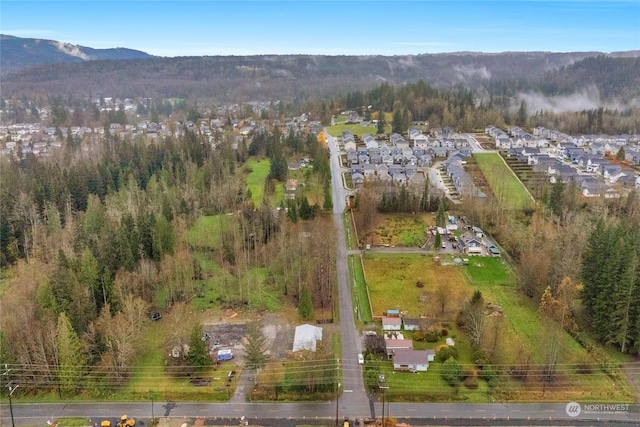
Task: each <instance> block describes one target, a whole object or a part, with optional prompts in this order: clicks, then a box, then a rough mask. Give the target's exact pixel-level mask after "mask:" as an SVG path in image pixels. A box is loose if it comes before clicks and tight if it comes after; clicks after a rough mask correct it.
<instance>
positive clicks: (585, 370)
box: [576, 363, 593, 374]
mask: <svg viewBox="0 0 640 427" xmlns="http://www.w3.org/2000/svg"><path fill="white" fill-rule="evenodd" d="M576 372H577V373H579V374H590V373H592V372H593V368H592V367H591V365H589V364H586V363H578V364H577V365H576Z"/></svg>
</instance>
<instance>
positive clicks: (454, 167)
mask: <svg viewBox="0 0 640 427" xmlns="http://www.w3.org/2000/svg"><path fill="white" fill-rule="evenodd" d="M466 157H468V156H465V155H464V154H462V153H460V152H456V153H453V154H451V155H450V156H449V157H448V158H447V160H445V161H444V162H443V163H442V166H443V168H444V171H445V173H446V174H447V177H448V178H449V180H450V181H451V183H452V184H453V186H454V187H455V188H456V191H457V192H458V193H459V194H463V195H469V196H471V197H479V198H485V197H487V196H486V194H484V193H483V192H482V191H481V190H480V189H479V188H478V187H476V185H475V184H474V183H473V178H472V177H471V175H469V174H468V173H467V172H465V170H464V166H463V165H464V164H465V163H466Z"/></svg>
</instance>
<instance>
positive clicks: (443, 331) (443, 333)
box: [440, 329, 449, 337]
mask: <svg viewBox="0 0 640 427" xmlns="http://www.w3.org/2000/svg"><path fill="white" fill-rule="evenodd" d="M440 335H442V336H443V337H446V336H447V335H449V331H448V330H447V329H443V330H441V331H440Z"/></svg>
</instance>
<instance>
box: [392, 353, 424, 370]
mask: <svg viewBox="0 0 640 427" xmlns="http://www.w3.org/2000/svg"><path fill="white" fill-rule="evenodd" d="M392 359H393V370H394V371H396V372H426V371H427V370H428V369H429V358H428V355H427V350H413V349H398V350H395V351H394V352H393V354H392Z"/></svg>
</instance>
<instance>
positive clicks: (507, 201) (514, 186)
mask: <svg viewBox="0 0 640 427" xmlns="http://www.w3.org/2000/svg"><path fill="white" fill-rule="evenodd" d="M473 157H474V159H475V160H476V161H477V162H478V166H479V167H480V170H481V171H482V173H483V174H484V176H485V178H486V179H487V182H488V184H489V186H491V190H492V191H493V194H494V195H495V197H496V199H497V200H498V203H500V204H501V205H502V206H503V207H504V208H506V209H530V208H532V207H533V206H534V201H533V200H532V199H531V196H530V195H529V193H528V191H527V189H526V188H525V187H524V185H522V183H521V182H520V181H519V180H518V179H517V178H516V176H515V175H514V174H513V173H512V172H511V169H509V167H508V166H507V165H506V164H505V163H504V161H503V160H502V158H501V157H500V155H499V154H497V153H475V154H474V155H473Z"/></svg>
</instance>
